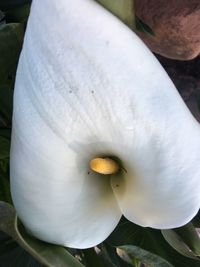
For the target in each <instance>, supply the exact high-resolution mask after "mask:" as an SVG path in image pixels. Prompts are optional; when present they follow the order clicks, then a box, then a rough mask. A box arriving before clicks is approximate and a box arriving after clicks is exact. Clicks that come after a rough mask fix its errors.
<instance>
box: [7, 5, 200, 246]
mask: <svg viewBox="0 0 200 267" xmlns="http://www.w3.org/2000/svg"><path fill="white" fill-rule="evenodd" d="M96 157H108V158H114V161H115V157H116V158H117V160H116V163H117V162H118V161H119V162H121V163H120V164H118V165H117V166H119V168H120V170H119V172H117V173H114V174H113V175H103V174H99V173H96V172H94V171H92V170H91V169H90V164H91V160H92V159H94V158H96ZM199 160H200V130H199V125H198V123H197V122H196V121H195V119H194V118H193V117H192V115H191V114H190V112H189V111H188V109H187V108H186V106H185V104H184V103H183V101H182V100H181V98H180V96H179V94H178V93H177V91H176V89H175V88H174V86H173V84H172V82H171V81H170V80H169V78H168V76H167V74H166V73H165V72H164V70H163V69H162V67H161V66H160V64H159V63H158V62H157V60H156V59H155V58H154V56H153V55H152V53H151V52H150V51H149V50H148V49H147V48H146V47H145V45H144V44H143V43H142V42H141V41H140V40H139V39H138V37H137V36H136V35H135V34H134V33H133V32H132V31H131V30H129V29H128V28H127V27H126V26H125V25H123V24H122V23H121V22H120V21H119V20H118V19H117V18H115V17H114V16H113V15H111V14H110V13H109V12H107V11H106V10H104V9H103V8H102V7H100V6H99V5H98V4H96V3H95V2H94V1H92V0H69V1H65V0H59V1H53V0H51V1H50V0H43V1H40V0H35V1H33V5H32V10H31V15H30V19H29V22H28V27H27V31H26V36H25V41H24V46H23V50H22V53H21V57H20V61H19V66H18V71H17V79H16V86H15V98H14V115H13V132H12V148H11V190H12V197H13V201H14V204H15V207H16V210H17V213H18V215H19V218H20V219H21V220H22V222H23V223H24V225H25V226H26V228H27V229H28V230H29V232H31V233H32V234H33V235H34V236H36V237H38V238H39V239H42V240H45V241H48V242H52V243H56V244H61V245H65V246H69V247H74V248H88V247H91V246H94V245H96V244H98V243H100V242H102V241H103V240H104V239H106V237H107V236H108V235H109V234H110V233H111V232H112V231H113V230H114V228H115V226H116V225H117V223H118V222H119V220H120V217H121V215H122V214H123V215H124V216H125V217H126V218H128V219H129V220H130V221H132V222H134V223H136V224H139V225H141V226H149V227H153V228H159V229H163V228H173V227H178V226H181V225H183V224H185V223H187V222H188V221H190V220H191V219H192V217H193V216H194V215H195V214H196V213H197V211H198V209H199V204H200V168H199ZM119 162H118V163H119ZM98 168H99V167H98ZM106 168H107V167H106ZM109 168H110V167H108V169H109ZM111 172H112V171H111ZM113 172H114V171H113Z"/></svg>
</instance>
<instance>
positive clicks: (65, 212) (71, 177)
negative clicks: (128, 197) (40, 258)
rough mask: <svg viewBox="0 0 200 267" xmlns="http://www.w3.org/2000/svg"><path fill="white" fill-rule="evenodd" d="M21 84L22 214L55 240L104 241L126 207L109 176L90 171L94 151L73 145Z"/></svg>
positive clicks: (16, 184)
mask: <svg viewBox="0 0 200 267" xmlns="http://www.w3.org/2000/svg"><path fill="white" fill-rule="evenodd" d="M22 62H23V59H21V63H22ZM20 68H21V67H19V71H18V77H19V76H20V75H21V74H20ZM25 74H26V72H22V75H25ZM25 80H26V79H25ZM19 86H20V87H19ZM19 88H20V89H19ZM16 89H17V90H16V93H15V101H16V103H15V113H14V118H13V137H12V153H11V154H12V157H11V177H12V180H11V186H12V198H13V201H14V203H15V207H16V210H17V212H18V215H19V217H20V219H21V220H22V221H23V223H24V225H25V226H26V227H27V229H28V231H29V232H30V233H32V234H33V235H34V236H36V237H38V238H39V239H42V240H44V241H47V242H50V243H56V244H61V245H65V246H69V247H74V248H88V247H92V246H94V245H96V244H98V243H100V242H102V241H103V240H104V239H106V237H107V236H108V235H109V234H110V233H111V232H112V231H113V229H114V228H115V226H116V224H117V223H118V221H119V220H120V217H121V212H120V210H119V208H118V205H117V203H116V200H115V198H114V195H113V193H112V189H111V186H110V180H109V179H108V178H107V177H101V176H100V177H99V175H97V174H94V173H91V172H90V171H89V164H88V163H89V160H90V158H91V157H93V156H94V154H93V153H94V150H91V149H90V148H88V149H86V148H85V147H82V145H81V144H80V143H77V144H74V145H72V146H71V147H70V145H69V144H68V142H67V140H66V142H64V141H63V140H62V139H61V138H60V137H58V136H57V135H56V134H54V132H53V131H52V129H51V128H49V126H48V125H46V123H45V120H44V118H42V117H40V115H39V114H38V113H37V111H36V110H35V107H34V105H33V104H32V102H31V100H30V98H29V96H28V95H27V86H26V84H25V83H24V82H22V80H21V79H20V83H17V84H16ZM52 123H53V122H52ZM80 130H81V129H80ZM79 154H80V155H81V158H80V160H79Z"/></svg>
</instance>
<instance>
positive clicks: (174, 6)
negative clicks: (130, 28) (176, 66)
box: [135, 0, 200, 60]
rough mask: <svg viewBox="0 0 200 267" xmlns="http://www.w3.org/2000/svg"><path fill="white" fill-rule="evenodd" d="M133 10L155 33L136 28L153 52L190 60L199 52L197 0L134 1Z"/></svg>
mask: <svg viewBox="0 0 200 267" xmlns="http://www.w3.org/2000/svg"><path fill="white" fill-rule="evenodd" d="M135 10H136V15H137V16H138V18H139V19H141V20H142V21H143V22H144V23H146V24H147V25H148V26H150V27H151V29H152V30H153V32H154V34H155V36H151V35H149V34H146V33H143V32H139V31H137V34H138V35H139V36H140V38H141V39H142V40H143V41H144V42H145V43H146V45H147V46H148V47H149V48H150V49H151V50H152V51H153V52H155V53H158V54H160V55H162V56H165V57H168V58H172V59H178V60H190V59H193V58H195V57H196V56H198V55H199V53H200V31H199V29H200V1H199V0H181V1H180V0H178V1H177V0H171V1H163V0H143V1H140V0H135Z"/></svg>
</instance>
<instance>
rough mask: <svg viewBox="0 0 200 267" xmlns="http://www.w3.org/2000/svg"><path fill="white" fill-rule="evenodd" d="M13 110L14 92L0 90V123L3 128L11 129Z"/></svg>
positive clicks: (4, 89)
mask: <svg viewBox="0 0 200 267" xmlns="http://www.w3.org/2000/svg"><path fill="white" fill-rule="evenodd" d="M12 110H13V90H11V89H8V88H6V87H3V88H0V117H1V118H2V121H3V122H0V125H1V127H10V126H11V121H12Z"/></svg>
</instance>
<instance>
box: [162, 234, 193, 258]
mask: <svg viewBox="0 0 200 267" xmlns="http://www.w3.org/2000/svg"><path fill="white" fill-rule="evenodd" d="M162 234H163V236H164V238H165V240H166V241H167V242H168V243H169V244H170V246H172V247H173V248H174V249H175V250H176V251H178V252H179V253H180V254H182V255H183V256H185V257H188V258H191V259H194V260H196V259H197V257H196V255H195V254H194V253H193V252H192V251H191V250H190V249H189V247H188V246H187V245H186V244H185V243H184V242H183V240H182V239H181V238H180V237H179V236H178V235H177V234H176V233H175V232H174V231H173V230H162Z"/></svg>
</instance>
